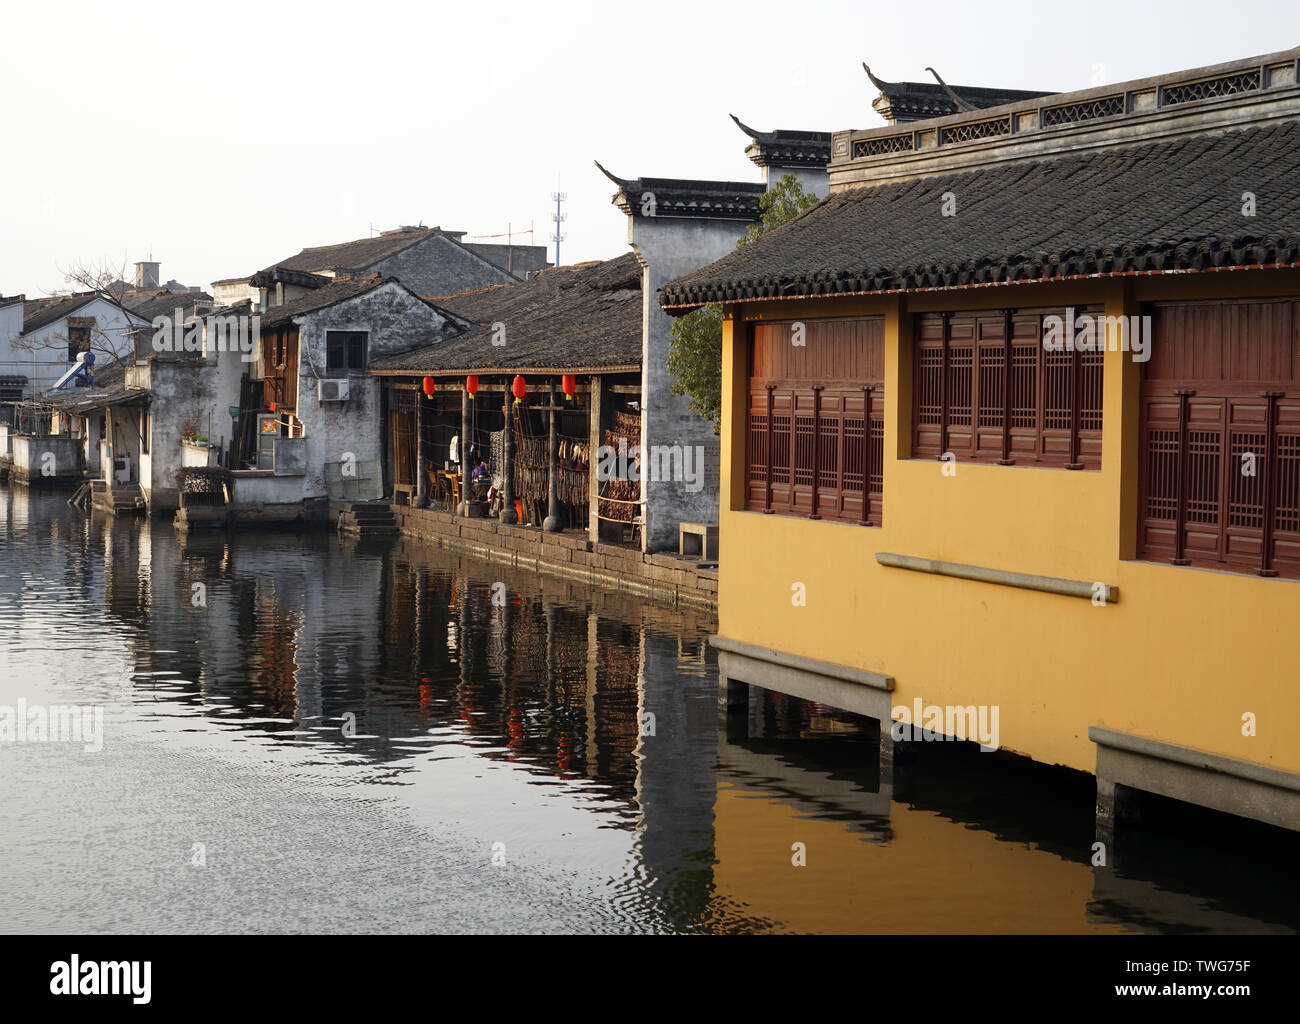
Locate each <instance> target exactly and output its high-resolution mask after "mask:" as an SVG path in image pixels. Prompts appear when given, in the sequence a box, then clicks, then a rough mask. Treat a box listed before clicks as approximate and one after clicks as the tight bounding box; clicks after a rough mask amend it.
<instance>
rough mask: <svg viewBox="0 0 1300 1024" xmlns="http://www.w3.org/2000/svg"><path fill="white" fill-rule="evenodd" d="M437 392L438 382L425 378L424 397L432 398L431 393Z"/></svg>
mask: <svg viewBox="0 0 1300 1024" xmlns="http://www.w3.org/2000/svg"><path fill="white" fill-rule="evenodd" d="M437 390H438V382H437V381H436V380H434V379H433V378H432V377H425V378H424V393H425V394H426V395H428V396H429V397H430V398H432V397H433V393H434V392H435V391H437Z"/></svg>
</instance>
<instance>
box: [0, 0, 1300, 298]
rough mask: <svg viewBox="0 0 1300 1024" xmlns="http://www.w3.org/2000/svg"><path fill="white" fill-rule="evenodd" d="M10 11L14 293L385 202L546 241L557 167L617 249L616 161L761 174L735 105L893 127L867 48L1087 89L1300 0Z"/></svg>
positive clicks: (309, 236)
mask: <svg viewBox="0 0 1300 1024" xmlns="http://www.w3.org/2000/svg"><path fill="white" fill-rule="evenodd" d="M3 24H4V37H3V40H0V96H3V97H4V99H5V100H6V103H5V104H4V116H3V118H2V119H0V294H3V295H13V294H16V293H18V292H26V293H27V294H28V295H32V296H34V295H42V294H46V293H48V292H50V291H52V290H55V289H60V288H66V287H67V285H66V284H65V283H64V281H63V277H62V274H61V273H60V270H59V268H60V267H66V266H68V265H69V264H71V263H73V262H74V261H77V260H81V261H85V262H92V263H103V262H109V263H112V264H113V265H114V266H115V267H116V266H120V265H121V264H123V263H126V264H130V263H132V262H135V261H136V260H141V259H146V258H148V254H149V253H150V251H152V254H153V258H154V259H155V260H158V261H159V262H161V264H162V268H161V271H162V279H163V280H167V279H168V278H176V279H177V280H180V281H181V282H182V283H184V284H199V285H203V286H204V288H205V289H207V288H208V287H209V285H210V282H211V281H213V280H215V279H219V278H223V277H235V276H239V275H243V274H248V273H252V272H253V271H255V270H257V269H260V268H261V267H263V266H266V265H268V264H270V263H273V262H275V261H276V260H279V259H282V258H284V257H287V256H289V255H291V254H293V253H295V252H297V251H298V250H299V249H300V248H302V247H303V246H309V245H324V244H329V243H332V242H342V241H347V240H350V239H353V238H363V237H365V236H366V235H367V234H369V232H370V227H371V225H372V224H373V225H374V226H375V228H376V229H382V228H389V227H394V226H396V225H398V224H413V223H418V222H420V221H423V222H424V223H425V224H426V225H436V224H440V225H442V226H443V227H445V228H450V229H456V230H464V231H467V232H469V234H470V235H480V234H481V235H487V234H495V233H498V232H504V231H505V230H506V227H507V224H508V223H513V226H514V228H515V229H516V230H521V229H526V228H528V227H529V226H530V225H531V226H532V227H533V228H534V229H535V235H534V236H533V238H534V239H536V241H537V242H538V243H541V242H543V241H545V240H546V239H547V238H548V236H549V234H550V231H551V228H552V225H551V222H550V220H549V217H550V214H551V212H552V210H553V204H552V203H551V202H550V201H549V197H550V193H551V192H553V191H555V189H556V182H557V179H558V180H559V182H560V188H561V190H562V191H565V192H567V193H568V202H567V204H566V212H567V214H568V221H567V223H566V224H565V226H564V231H565V234H566V235H567V239H566V241H565V242H564V243H563V244H562V247H561V257H562V259H563V262H565V263H572V262H576V261H578V260H584V259H597V258H606V257H610V256H615V255H618V254H619V253H621V252H624V251H626V238H627V236H626V224H625V220H624V218H623V216H622V215H621V214H620V213H619V212H618V211H617V210H616V209H615V208H614V207H612V206H611V205H610V203H609V199H610V196H611V194H612V193H613V187H612V186H611V185H610V183H609V182H608V181H607V180H606V179H605V178H603V177H602V176H601V175H600V173H599V172H598V171H597V170H596V169H595V167H594V166H593V165H592V160H593V159H599V160H600V161H601V162H602V163H603V164H605V166H606V167H609V168H610V169H611V170H612V171H613V172H614V173H616V174H619V175H622V176H624V177H636V176H638V175H646V176H662V177H692V178H723V179H731V180H746V181H757V180H758V178H759V169H758V168H757V167H755V166H754V165H753V164H751V163H750V162H749V161H748V160H747V159H746V158H745V156H744V147H745V144H746V139H745V137H744V136H743V135H742V134H741V132H740V131H739V130H738V129H737V128H736V127H735V126H734V125H733V124H732V123H731V121H730V120H729V119H728V117H727V115H728V114H729V113H734V114H736V115H738V116H739V117H740V118H741V119H742V120H744V121H745V122H747V123H748V124H751V125H753V126H754V127H755V128H758V129H760V130H766V129H770V128H776V127H780V128H802V129H817V130H825V131H830V130H839V129H844V128H865V127H873V126H875V125H878V124H880V123H881V122H880V119H879V117H878V116H877V115H876V113H875V111H873V110H872V109H871V106H870V103H871V100H872V99H874V98H875V95H876V91H875V89H873V88H872V87H871V84H870V82H868V80H867V78H866V75H865V74H863V72H862V68H861V62H862V61H863V60H864V59H865V60H866V61H867V62H868V63H870V64H871V67H872V70H873V71H874V72H875V73H876V74H877V75H878V76H880V77H882V78H885V79H889V80H898V79H906V80H912V81H926V80H928V75H927V73H926V72H925V70H924V69H925V67H926V65H933V66H934V67H935V68H937V69H938V71H939V73H940V74H942V75H943V76H944V78H945V80H947V81H948V82H949V83H950V84H954V83H955V84H961V85H989V86H1002V87H1007V88H1042V89H1055V90H1060V91H1065V90H1070V89H1080V88H1087V87H1088V86H1090V85H1092V84H1093V73H1094V65H1097V64H1101V65H1104V69H1105V81H1110V82H1117V81H1123V80H1126V79H1131V78H1139V77H1143V76H1146V75H1153V74H1161V73H1164V72H1169V71H1177V70H1181V69H1185V68H1192V67H1197V66H1200V65H1203V64H1211V63H1215V62H1218V61H1225V60H1231V59H1234V58H1238V57H1246V56H1252V55H1256V54H1263V53H1269V52H1273V51H1276V50H1281V49H1285V48H1287V47H1290V46H1294V45H1296V44H1297V43H1300V2H1297V0H1272V2H1246V0H1239V2H1236V3H1224V2H1222V0H1179V2H1177V3H1168V2H1160V3H1157V2H1152V0H1084V2H1081V3H1072V4H1058V3H1049V2H1046V0H1027V2H1021V3H1015V4H1010V3H1000V2H978V0H946V2H943V0H941V2H936V0H929V2H923V0H916V2H912V3H898V2H897V0H885V2H875V0H872V2H862V0H860V2H857V3H848V2H832V0H808V2H806V3H804V4H800V3H798V2H795V0H779V2H773V0H745V2H739V3H736V2H715V0H686V2H681V0H644V2H642V3H634V4H608V3H606V4H601V3H581V2H572V3H570V2H562V0H532V2H528V3H523V2H515V0H504V2H493V3H482V2H480V3H472V2H462V3H450V4H447V3H440V2H431V3H411V2H405V3H399V2H393V0H366V2H357V0H349V2H345V3H335V2H332V0H314V2H311V3H299V2H285V0H273V2H266V0H260V2H245V0H219V2H215V3H204V4H195V3H190V2H181V3H177V2H175V0H172V2H167V3H161V2H147V0H146V2H129V0H118V2H115V3H104V2H102V0H95V2H89V3H82V2H59V0H11V2H10V3H7V4H6V8H5V12H4V18H3ZM517 238H518V240H519V241H528V240H529V239H528V238H527V236H517ZM482 240H483V241H497V239H482ZM500 241H504V239H501V240H500ZM551 256H552V259H553V258H554V249H553V247H552V249H551Z"/></svg>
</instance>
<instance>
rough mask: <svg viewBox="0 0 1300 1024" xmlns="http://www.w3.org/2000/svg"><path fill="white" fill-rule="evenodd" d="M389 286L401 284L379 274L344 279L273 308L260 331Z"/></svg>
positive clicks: (266, 316)
mask: <svg viewBox="0 0 1300 1024" xmlns="http://www.w3.org/2000/svg"><path fill="white" fill-rule="evenodd" d="M389 283H393V284H398V285H400V284H401V282H399V281H398V280H397V278H395V277H381V276H380V275H378V274H371V275H370V276H369V277H355V278H353V277H345V278H342V279H340V280H338V281H334V282H333V283H331V284H329V285H328V286H326V287H324V288H320V289H317V290H316V291H314V292H308V293H307V294H306V295H300V296H298V298H296V299H294V300H293V301H292V302H286V303H285V304H284V305H282V306H272V307H271V308H270V309H268V310H265V311H264V312H263V313H262V323H261V328H262V330H264V331H266V330H270V329H271V328H273V327H280V326H283V325H284V324H287V323H290V322H292V320H293V318H294V317H297V316H305V315H306V314H308V313H315V312H316V311H317V310H320V309H325V308H326V307H327V306H334V305H337V304H338V303H340V302H346V301H347V300H348V299H354V298H356V297H357V296H358V295H364V294H365V293H366V292H370V291H374V290H375V289H376V288H379V287H381V286H382V285H386V284H389Z"/></svg>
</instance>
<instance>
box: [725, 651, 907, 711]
mask: <svg viewBox="0 0 1300 1024" xmlns="http://www.w3.org/2000/svg"><path fill="white" fill-rule="evenodd" d="M709 643H711V644H712V645H713V646H714V647H715V648H717V650H718V652H719V653H718V681H719V683H720V684H721V685H723V686H725V685H726V683H727V681H728V680H731V681H734V682H740V683H749V684H750V685H752V686H761V687H762V688H763V689H765V690H775V691H777V692H778V693H786V694H789V695H790V696H792V697H800V698H802V699H803V700H812V701H816V702H817V703H819V704H829V705H830V706H831V707H836V708H842V709H843V710H845V711H851V712H853V713H854V714H858V715H865V716H866V717H867V718H874V719H875V720H876V721H878V722H888V721H889V720H890V712H891V710H892V705H893V701H892V699H891V698H890V692H891V691H892V690H893V689H894V680H893V677H892V676H884V675H880V674H879V673H876V672H867V671H865V670H864V669H859V668H851V667H849V666H847V665H836V664H832V663H831V662H828V661H818V660H817V659H815V658H805V657H802V656H800V655H797V654H786V653H785V652H784V651H774V650H771V649H770V648H766V647H758V646H756V645H754V644H747V643H742V642H741V641H739V640H731V639H728V638H727V637H723V636H715V637H711V638H710V640H709Z"/></svg>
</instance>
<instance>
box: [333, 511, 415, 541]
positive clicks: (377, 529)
mask: <svg viewBox="0 0 1300 1024" xmlns="http://www.w3.org/2000/svg"><path fill="white" fill-rule="evenodd" d="M338 522H339V532H340V533H343V534H346V535H347V536H349V537H396V536H397V535H398V533H399V532H400V531H399V526H398V522H397V516H396V515H394V514H393V510H392V508H391V507H389V506H388V505H387V504H383V503H379V502H374V503H371V502H354V503H352V504H351V505H349V506H348V507H347V508H346V509H345V510H344V511H343V512H342V513H340V515H339V521H338Z"/></svg>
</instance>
